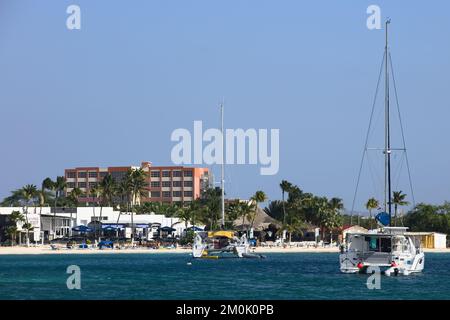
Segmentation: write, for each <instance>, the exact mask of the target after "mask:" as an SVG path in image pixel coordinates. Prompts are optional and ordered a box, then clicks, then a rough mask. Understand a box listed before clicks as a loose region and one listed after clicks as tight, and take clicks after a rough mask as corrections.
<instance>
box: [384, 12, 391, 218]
mask: <svg viewBox="0 0 450 320" xmlns="http://www.w3.org/2000/svg"><path fill="white" fill-rule="evenodd" d="M390 23H391V20H390V19H388V20H387V21H386V45H385V48H384V57H385V148H384V156H385V174H384V177H385V179H384V180H385V183H384V184H385V188H384V189H385V190H384V209H385V211H387V212H388V213H389V218H390V219H389V224H391V220H392V199H391V198H392V191H391V132H390V131H391V129H390V106H389V48H388V25H389V24H390Z"/></svg>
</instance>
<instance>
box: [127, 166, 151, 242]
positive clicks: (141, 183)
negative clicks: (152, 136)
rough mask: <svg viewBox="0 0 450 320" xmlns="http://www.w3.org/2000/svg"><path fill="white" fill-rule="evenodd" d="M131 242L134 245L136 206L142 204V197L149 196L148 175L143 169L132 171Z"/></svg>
mask: <svg viewBox="0 0 450 320" xmlns="http://www.w3.org/2000/svg"><path fill="white" fill-rule="evenodd" d="M130 177H131V181H130V183H131V190H132V191H131V242H132V243H134V233H135V230H134V229H135V228H134V210H135V206H136V204H138V203H140V199H141V197H144V196H145V195H146V194H148V190H147V187H148V183H147V173H146V172H145V171H144V170H143V169H142V168H138V169H134V170H131V173H130Z"/></svg>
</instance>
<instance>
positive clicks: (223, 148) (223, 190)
mask: <svg viewBox="0 0 450 320" xmlns="http://www.w3.org/2000/svg"><path fill="white" fill-rule="evenodd" d="M223 107H224V101H223V100H222V103H221V104H220V122H221V131H222V163H221V179H220V189H221V193H222V194H221V197H220V199H221V200H220V208H221V211H222V219H221V223H220V224H221V227H222V229H224V228H225V143H224V141H225V131H224V128H223Z"/></svg>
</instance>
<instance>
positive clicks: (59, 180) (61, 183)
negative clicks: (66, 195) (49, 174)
mask: <svg viewBox="0 0 450 320" xmlns="http://www.w3.org/2000/svg"><path fill="white" fill-rule="evenodd" d="M66 187H67V183H66V178H65V177H63V176H58V177H56V181H55V182H54V184H53V190H54V192H55V211H54V212H53V221H52V225H53V232H54V234H55V235H56V206H57V203H58V200H59V198H60V197H61V195H62V194H63V192H64V190H65V189H66Z"/></svg>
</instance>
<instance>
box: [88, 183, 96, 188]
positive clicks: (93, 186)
mask: <svg viewBox="0 0 450 320" xmlns="http://www.w3.org/2000/svg"><path fill="white" fill-rule="evenodd" d="M95 187H97V182H89V189H92V188H95Z"/></svg>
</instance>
